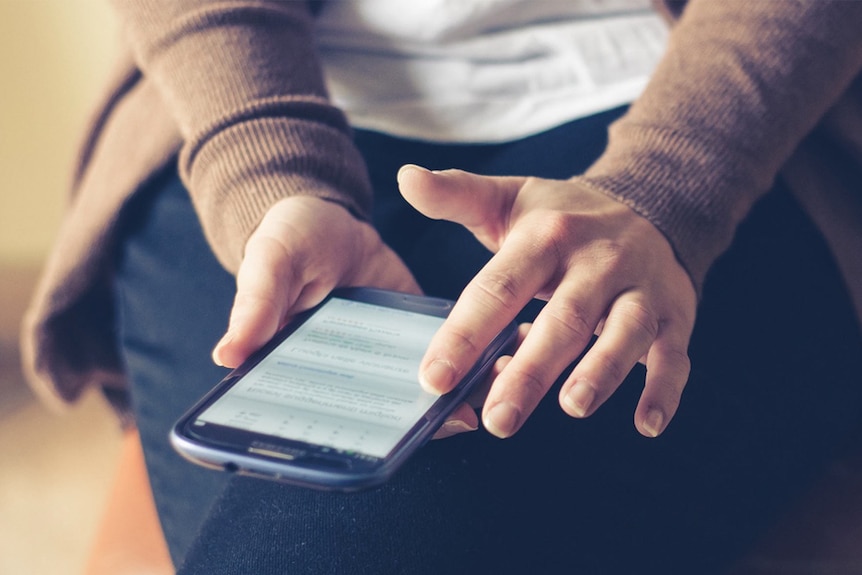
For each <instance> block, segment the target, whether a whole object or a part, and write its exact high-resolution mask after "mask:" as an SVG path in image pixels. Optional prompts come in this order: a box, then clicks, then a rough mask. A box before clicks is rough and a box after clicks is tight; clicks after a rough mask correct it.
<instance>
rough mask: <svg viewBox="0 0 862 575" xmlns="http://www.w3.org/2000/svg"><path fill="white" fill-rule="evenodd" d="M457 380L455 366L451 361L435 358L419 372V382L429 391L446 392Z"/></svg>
mask: <svg viewBox="0 0 862 575" xmlns="http://www.w3.org/2000/svg"><path fill="white" fill-rule="evenodd" d="M454 381H455V367H454V366H453V365H452V363H451V362H449V361H445V360H442V359H435V360H434V361H433V362H431V364H430V365H429V366H428V367H426V368H425V369H424V370H422V373H420V374H419V384H420V385H421V386H422V388H423V389H425V391H427V392H429V393H446V392H447V391H450V390H451V389H452V385H453V384H454Z"/></svg>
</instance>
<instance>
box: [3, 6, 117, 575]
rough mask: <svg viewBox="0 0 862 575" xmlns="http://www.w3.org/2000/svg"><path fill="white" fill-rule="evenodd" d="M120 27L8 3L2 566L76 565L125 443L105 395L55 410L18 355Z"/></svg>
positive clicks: (88, 11) (64, 568) (54, 570)
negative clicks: (28, 381)
mask: <svg viewBox="0 0 862 575" xmlns="http://www.w3.org/2000/svg"><path fill="white" fill-rule="evenodd" d="M116 34H117V30H116V23H115V22H114V20H113V15H112V13H111V10H110V8H109V6H108V3H107V0H74V1H69V0H0V301H2V303H0V573H10V574H11V573H15V574H22V575H26V574H30V573H34V574H35V573H39V574H42V573H46V574H47V573H51V574H58V575H64V574H67V573H69V574H76V573H79V572H80V570H81V568H82V565H83V562H84V560H85V559H84V558H85V556H86V551H87V548H88V546H89V544H90V541H91V539H92V537H93V534H94V530H95V525H96V522H97V521H98V518H99V517H100V515H101V513H102V510H103V508H104V501H105V498H106V496H107V488H108V485H109V484H110V483H111V480H112V478H113V473H114V466H115V461H116V457H117V455H118V452H119V451H118V450H119V441H120V432H119V428H118V426H117V424H116V422H115V421H114V419H113V417H112V415H111V414H110V413H109V412H108V410H107V408H106V407H105V406H104V405H103V403H102V402H101V400H100V399H99V398H98V397H95V396H90V397H87V398H85V400H84V401H82V402H81V403H80V404H78V405H76V406H74V407H72V408H71V409H69V410H68V411H66V412H64V413H61V414H58V413H53V412H48V411H47V410H45V408H43V407H42V406H41V405H40V404H38V403H37V402H36V401H35V400H34V399H33V397H32V395H31V394H30V392H29V390H28V389H27V388H26V386H25V385H24V382H23V378H22V376H21V372H20V367H19V365H20V364H19V355H18V329H19V322H20V319H21V315H22V313H23V310H24V308H25V306H26V305H27V301H28V299H29V294H30V291H31V290H32V287H33V284H34V282H35V281H36V277H37V275H38V271H39V269H40V267H41V265H42V262H43V261H44V260H45V258H46V255H47V253H48V250H49V249H50V246H51V242H52V241H53V238H54V234H55V231H56V229H57V227H58V224H59V221H60V218H61V215H62V211H63V206H64V204H65V185H66V182H67V179H68V174H69V172H70V167H71V164H72V161H73V158H74V150H75V146H76V144H77V141H78V138H79V135H80V133H81V129H82V127H83V126H84V123H85V122H86V119H87V117H88V113H89V110H90V108H91V105H92V102H93V101H94V98H95V96H96V95H97V93H98V91H99V89H100V86H101V84H102V82H103V79H104V78H105V76H106V74H107V71H108V69H109V67H110V65H111V61H112V56H113V46H114V39H115V36H116Z"/></svg>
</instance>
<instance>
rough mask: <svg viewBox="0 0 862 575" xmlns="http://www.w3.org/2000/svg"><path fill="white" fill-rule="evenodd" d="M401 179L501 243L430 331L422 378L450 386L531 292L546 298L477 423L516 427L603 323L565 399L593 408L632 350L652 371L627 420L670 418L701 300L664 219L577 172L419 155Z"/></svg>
mask: <svg viewBox="0 0 862 575" xmlns="http://www.w3.org/2000/svg"><path fill="white" fill-rule="evenodd" d="M398 181H399V185H400V187H401V192H402V194H403V195H404V197H405V198H406V199H407V201H408V202H410V203H411V204H412V205H413V206H414V207H416V209H418V210H419V211H420V212H422V213H424V214H425V215H427V216H429V217H431V218H435V219H447V220H451V221H454V222H457V223H460V224H462V225H464V226H466V227H467V228H468V229H469V230H470V231H471V232H472V233H473V234H475V235H476V237H477V238H478V239H479V240H480V241H481V242H482V243H483V244H484V245H485V246H487V247H488V248H489V249H490V250H492V251H494V252H496V254H495V255H494V257H493V258H492V259H491V261H490V262H489V263H488V264H487V265H486V266H485V267H484V268H483V269H482V270H481V271H480V272H479V273H478V274H477V275H476V277H475V278H474V279H473V280H472V281H471V282H470V284H469V285H468V286H467V287H466V288H465V290H464V292H463V293H462V294H461V297H460V298H459V300H458V302H457V304H456V305H455V307H454V308H453V310H452V313H451V314H450V316H449V318H448V319H447V320H446V322H445V323H444V325H443V326H442V327H441V329H440V330H439V331H438V332H437V335H436V336H435V337H434V339H433V341H432V342H431V345H430V346H429V349H428V351H427V353H426V355H425V357H424V359H423V361H422V365H421V368H420V377H421V378H422V381H423V385H424V386H425V387H426V388H428V389H429V390H433V391H435V392H438V393H445V392H447V391H449V390H450V389H451V388H452V387H453V386H454V385H455V383H456V382H457V381H458V380H459V378H460V377H462V376H463V375H464V373H466V371H467V370H468V369H469V368H470V366H471V365H472V364H473V363H474V362H475V361H476V360H477V358H478V356H479V354H480V353H481V351H482V350H483V349H484V348H485V347H486V346H487V345H488V343H489V342H490V341H491V340H492V339H493V337H494V336H495V335H496V334H497V333H498V332H499V331H500V330H501V329H502V328H503V327H504V326H505V325H506V324H507V323H508V322H510V321H511V320H512V319H513V318H514V317H515V315H516V314H517V313H518V312H519V311H520V310H521V309H522V308H523V306H524V305H526V304H527V303H528V301H529V300H530V299H531V298H533V297H539V298H542V299H546V300H548V303H547V304H546V306H545V308H544V309H543V310H542V312H541V313H540V314H539V315H538V316H537V318H536V320H535V322H534V323H533V325H532V327H531V328H530V331H529V333H528V334H527V335H526V337H525V338H524V341H523V343H522V344H521V346H520V347H519V348H518V350H517V351H516V353H515V354H514V356H513V357H512V358H511V360H508V359H507V360H504V361H503V362H502V363H503V364H504V365H503V366H501V369H500V370H499V373H498V374H497V376H496V378H495V380H494V382H493V384H492V385H491V388H490V390H489V392H488V396H487V399H486V401H485V404H484V410H483V415H482V419H483V422H484V424H485V427H486V428H487V429H488V430H489V431H490V432H491V433H493V434H494V435H497V436H498V437H508V436H511V435H512V434H514V433H515V432H516V431H517V430H518V429H519V428H520V427H521V425H523V423H524V421H525V420H526V419H527V417H528V416H529V415H530V413H531V412H532V411H533V409H535V407H536V405H537V404H538V403H539V400H541V398H542V397H543V396H544V395H545V393H546V392H547V391H548V389H549V388H550V387H551V385H552V384H553V383H554V381H555V380H556V379H557V378H558V377H559V375H560V374H561V373H562V372H563V370H564V369H565V368H566V367H567V366H568V365H569V364H570V363H571V362H572V361H573V360H575V359H576V358H577V357H578V356H579V355H580V354H581V353H582V352H583V350H584V349H585V348H586V346H587V345H588V344H589V342H590V340H591V337H592V335H593V334H594V333H597V334H599V337H598V339H597V340H596V342H595V344H594V345H593V346H592V347H591V348H590V350H589V351H588V352H587V354H586V355H585V356H584V357H583V359H582V360H581V361H580V362H579V363H578V364H577V366H576V367H575V369H574V371H573V372H572V373H571V375H570V376H569V377H568V379H567V380H566V381H565V383H564V384H563V386H562V389H561V392H560V404H561V405H562V407H563V409H564V410H565V411H566V412H567V413H568V414H570V415H572V416H574V417H586V416H589V415H590V414H592V413H593V412H594V411H595V410H596V409H597V408H598V407H599V406H600V405H601V404H602V403H603V402H604V401H605V400H606V399H607V398H608V397H609V396H610V395H611V394H612V393H613V392H614V391H615V390H616V389H617V387H618V386H619V385H620V383H622V380H623V379H624V378H625V376H626V375H627V374H628V372H629V371H630V370H631V368H632V367H634V365H635V364H636V363H637V362H638V361H639V360H640V361H643V362H644V363H645V364H646V367H647V375H646V382H645V386H644V390H643V393H642V395H641V398H640V401H639V403H638V406H637V409H636V411H635V425H636V427H637V429H638V430H639V431H640V432H641V433H642V434H643V435H646V436H651V437H654V436H657V435H659V434H660V433H661V432H662V431H663V430H664V429H665V428H666V426H667V424H668V422H669V421H670V419H671V418H672V417H673V415H674V413H675V412H676V409H677V406H678V405H679V400H680V396H681V394H682V390H683V388H684V386H685V383H686V381H687V379H688V374H689V368H690V364H689V359H688V353H687V348H688V342H689V339H690V337H691V332H692V329H693V326H694V317H695V309H696V305H697V298H696V294H695V290H694V286H693V284H692V282H691V279H690V278H689V276H688V274H687V273H686V272H685V270H684V269H683V268H682V267H681V265H680V264H679V262H678V261H677V259H676V257H675V255H674V253H673V250H672V248H671V246H670V244H669V243H668V241H667V240H666V239H665V237H664V236H663V235H662V234H661V232H659V231H658V229H656V228H655V227H654V226H653V225H652V224H651V223H650V222H649V221H647V220H646V219H644V218H643V217H641V216H639V215H637V214H636V213H635V212H633V211H632V210H631V209H629V208H628V207H627V206H625V205H623V204H622V203H620V202H618V201H616V200H614V199H612V198H610V197H608V196H606V195H604V194H602V193H600V192H598V191H596V190H592V189H590V188H588V187H586V186H584V185H582V184H579V183H577V182H576V181H559V180H541V179H536V178H521V177H487V176H479V175H475V174H470V173H467V172H462V171H458V170H447V171H443V172H429V171H428V170H425V169H423V168H419V167H417V166H405V167H403V168H402V169H401V171H400V173H399V177H398ZM506 362H508V363H506Z"/></svg>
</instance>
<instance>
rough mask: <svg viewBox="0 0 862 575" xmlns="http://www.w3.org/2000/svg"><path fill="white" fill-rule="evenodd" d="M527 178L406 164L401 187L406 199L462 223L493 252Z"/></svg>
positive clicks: (420, 208) (423, 210)
mask: <svg viewBox="0 0 862 575" xmlns="http://www.w3.org/2000/svg"><path fill="white" fill-rule="evenodd" d="M523 183H524V178H519V177H506V176H480V175H478V174H473V173H470V172H465V171H462V170H443V171H434V172H432V171H430V170H427V169H425V168H422V167H420V166H416V165H413V164H407V165H405V166H402V167H401V169H400V170H399V171H398V187H399V189H400V190H401V195H402V196H404V199H405V200H407V202H408V203H409V204H410V205H411V206H413V207H414V208H416V209H417V210H418V211H419V212H421V213H422V214H424V215H426V216H428V217H429V218H432V219H435V220H449V221H451V222H455V223H459V224H461V225H463V226H465V227H466V228H467V229H469V230H470V231H471V232H473V234H474V235H476V237H477V238H478V239H479V240H480V241H481V242H482V243H484V244H485V245H486V246H487V247H489V248H490V249H491V250H492V251H496V250H497V248H499V245H500V243H501V242H502V239H503V238H504V237H505V234H506V231H507V227H508V221H509V214H510V213H511V210H512V205H513V203H514V201H515V198H516V196H517V195H518V191H519V190H520V189H521V186H522V185H523Z"/></svg>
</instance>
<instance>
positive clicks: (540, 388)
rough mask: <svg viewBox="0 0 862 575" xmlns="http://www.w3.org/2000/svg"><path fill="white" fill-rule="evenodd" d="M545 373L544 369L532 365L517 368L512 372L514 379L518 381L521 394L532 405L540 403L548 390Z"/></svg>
mask: <svg viewBox="0 0 862 575" xmlns="http://www.w3.org/2000/svg"><path fill="white" fill-rule="evenodd" d="M545 375H546V374H544V373H542V370H540V369H535V368H532V367H526V368H524V367H522V368H519V369H516V370H515V371H514V373H513V374H512V376H513V379H514V381H516V382H517V386H518V393H519V395H521V396H522V397H523V398H525V399H526V400H527V401H528V402H529V403H530V404H531V405H535V404H537V403H539V401H540V400H541V399H542V397H544V396H545V393H546V392H547V390H548V385H547V384H546V377H545Z"/></svg>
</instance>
